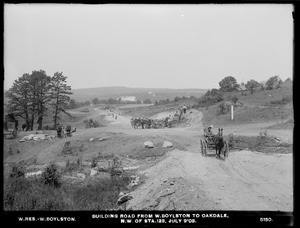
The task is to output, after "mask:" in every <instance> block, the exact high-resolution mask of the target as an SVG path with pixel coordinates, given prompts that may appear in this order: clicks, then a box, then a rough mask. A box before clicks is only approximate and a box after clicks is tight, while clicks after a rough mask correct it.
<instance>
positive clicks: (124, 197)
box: [117, 194, 133, 205]
mask: <svg viewBox="0 0 300 228" xmlns="http://www.w3.org/2000/svg"><path fill="white" fill-rule="evenodd" d="M132 198H133V197H132V196H131V195H127V194H125V195H123V196H121V197H120V198H119V199H118V201H117V204H118V205H120V204H123V203H125V202H127V201H128V200H131V199H132Z"/></svg>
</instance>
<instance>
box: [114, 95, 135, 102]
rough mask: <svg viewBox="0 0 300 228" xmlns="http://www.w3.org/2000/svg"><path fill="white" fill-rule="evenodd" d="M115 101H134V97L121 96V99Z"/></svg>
mask: <svg viewBox="0 0 300 228" xmlns="http://www.w3.org/2000/svg"><path fill="white" fill-rule="evenodd" d="M117 100H121V101H136V97H135V96H121V97H118V98H117Z"/></svg>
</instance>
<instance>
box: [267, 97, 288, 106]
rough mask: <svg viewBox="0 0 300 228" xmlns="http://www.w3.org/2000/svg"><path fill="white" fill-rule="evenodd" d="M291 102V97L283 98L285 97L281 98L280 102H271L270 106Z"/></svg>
mask: <svg viewBox="0 0 300 228" xmlns="http://www.w3.org/2000/svg"><path fill="white" fill-rule="evenodd" d="M292 100H293V98H292V96H285V97H282V99H281V100H275V101H271V104H274V105H285V104H288V103H290V102H291V101H292Z"/></svg>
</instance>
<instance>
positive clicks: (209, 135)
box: [204, 124, 214, 142]
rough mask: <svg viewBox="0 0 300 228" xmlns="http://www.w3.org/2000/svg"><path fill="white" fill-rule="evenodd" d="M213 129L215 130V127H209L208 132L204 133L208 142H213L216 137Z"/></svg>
mask: <svg viewBox="0 0 300 228" xmlns="http://www.w3.org/2000/svg"><path fill="white" fill-rule="evenodd" d="M212 129H213V125H212V124H211V125H209V126H208V128H207V131H206V132H205V133H204V137H205V140H206V142H207V141H211V139H212V136H213V135H214V133H213V132H212Z"/></svg>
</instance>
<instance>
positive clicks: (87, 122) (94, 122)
mask: <svg viewBox="0 0 300 228" xmlns="http://www.w3.org/2000/svg"><path fill="white" fill-rule="evenodd" d="M83 122H84V124H85V128H96V127H100V124H99V122H98V121H97V120H93V119H86V120H84V121H83Z"/></svg>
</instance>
